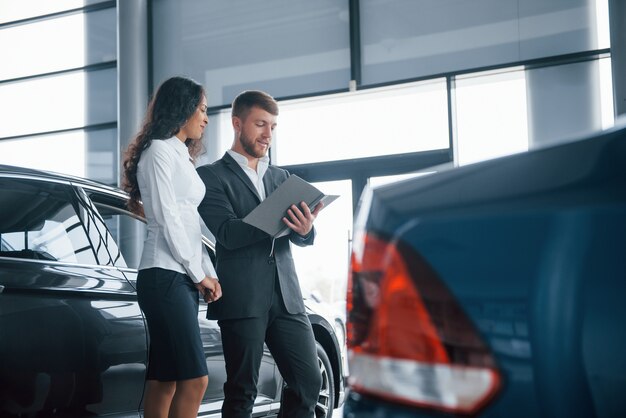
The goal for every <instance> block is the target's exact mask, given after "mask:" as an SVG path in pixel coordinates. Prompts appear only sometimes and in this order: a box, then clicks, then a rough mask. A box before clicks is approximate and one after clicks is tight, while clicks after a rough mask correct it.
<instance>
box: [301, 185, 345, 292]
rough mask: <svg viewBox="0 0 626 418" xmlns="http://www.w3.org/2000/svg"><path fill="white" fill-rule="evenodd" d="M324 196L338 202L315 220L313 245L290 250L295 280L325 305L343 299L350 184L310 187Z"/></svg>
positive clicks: (323, 210) (332, 204)
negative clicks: (333, 196) (328, 195)
mask: <svg viewBox="0 0 626 418" xmlns="http://www.w3.org/2000/svg"><path fill="white" fill-rule="evenodd" d="M313 184H314V185H315V187H317V188H318V189H320V190H321V191H323V192H324V193H326V194H336V195H339V198H338V199H337V200H335V201H334V202H333V203H331V204H330V205H329V206H328V207H327V208H324V209H322V211H321V212H320V213H319V215H318V216H317V219H316V220H315V229H316V231H317V235H316V236H315V244H314V245H312V246H308V247H298V246H295V245H294V246H292V252H293V257H294V261H295V264H296V270H297V272H298V278H299V279H300V283H301V285H302V287H303V289H304V291H305V292H307V291H308V292H316V293H317V294H318V295H319V296H321V298H322V299H323V300H324V301H326V302H329V303H336V302H340V301H342V300H344V299H345V295H346V293H345V292H346V283H347V278H348V262H349V260H350V241H351V239H352V223H353V220H352V182H351V181H350V180H341V181H330V182H322V183H313Z"/></svg>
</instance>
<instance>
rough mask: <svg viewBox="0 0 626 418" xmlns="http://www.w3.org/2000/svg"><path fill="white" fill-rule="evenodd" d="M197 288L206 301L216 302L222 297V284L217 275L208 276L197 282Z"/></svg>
mask: <svg viewBox="0 0 626 418" xmlns="http://www.w3.org/2000/svg"><path fill="white" fill-rule="evenodd" d="M196 288H198V292H200V294H201V295H202V298H203V299H204V301H205V302H206V303H211V302H215V301H216V300H218V299H219V298H221V297H222V286H220V282H219V281H218V280H217V279H216V278H215V277H209V276H206V277H205V278H204V279H202V281H201V282H200V283H196Z"/></svg>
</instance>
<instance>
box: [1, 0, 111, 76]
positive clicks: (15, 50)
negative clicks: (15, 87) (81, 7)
mask: <svg viewBox="0 0 626 418" xmlns="http://www.w3.org/2000/svg"><path fill="white" fill-rule="evenodd" d="M18 45H19V46H18ZM0 56H2V65H1V66H0V79H11V78H17V77H24V76H28V75H34V74H42V73H48V72H53V71H59V70H64V69H67V68H76V67H82V66H84V65H88V64H95V63H100V62H106V61H112V60H115V58H116V16H115V8H110V9H105V10H101V11H97V12H91V13H77V14H71V15H67V16H62V17H58V18H56V19H46V20H41V21H36V22H33V23H29V24H25V25H17V26H12V27H8V28H4V29H1V30H0Z"/></svg>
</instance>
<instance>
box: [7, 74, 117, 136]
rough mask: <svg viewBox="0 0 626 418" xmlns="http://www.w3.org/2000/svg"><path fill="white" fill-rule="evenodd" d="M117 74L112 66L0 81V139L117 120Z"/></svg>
mask: <svg viewBox="0 0 626 418" xmlns="http://www.w3.org/2000/svg"><path fill="white" fill-rule="evenodd" d="M116 77H117V70H116V69H115V68H111V69H106V70H99V71H88V72H83V71H77V72H72V73H67V74H62V75H57V76H49V77H41V78H37V79H31V80H25V81H20V82H12V83H4V84H0V114H1V115H2V120H3V121H5V122H6V123H2V124H0V138H2V137H10V136H17V135H28V134H32V133H37V132H48V131H54V130H60V129H68V128H70V129H71V128H77V127H83V126H87V125H92V124H97V123H107V122H114V121H116V120H117V78H116ZM8 122H10V123H8Z"/></svg>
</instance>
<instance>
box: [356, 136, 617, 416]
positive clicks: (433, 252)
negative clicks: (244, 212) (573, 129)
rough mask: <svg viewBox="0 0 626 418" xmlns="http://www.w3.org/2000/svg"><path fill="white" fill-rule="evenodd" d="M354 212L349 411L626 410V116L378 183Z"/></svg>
mask: <svg viewBox="0 0 626 418" xmlns="http://www.w3.org/2000/svg"><path fill="white" fill-rule="evenodd" d="M355 223H356V225H355V237H354V241H353V254H352V261H351V277H350V279H349V285H348V296H347V309H348V319H347V332H348V350H349V366H350V378H349V389H350V390H349V395H348V398H347V400H346V404H345V405H344V416H346V417H363V418H374V417H418V416H419V417H422V416H428V417H437V416H457V415H464V416H480V417H507V418H511V417H524V418H526V417H622V416H626V397H624V396H621V394H623V392H624V382H626V362H625V361H624V352H625V349H626V325H625V322H624V318H626V303H624V297H625V296H626V262H625V255H626V125H623V126H621V127H616V128H614V129H612V130H609V131H605V132H602V133H599V134H596V135H593V136H590V137H587V138H583V139H577V140H574V141H571V142H568V143H564V144H561V145H557V146H552V147H547V148H544V149H538V150H533V151H530V152H527V153H523V154H517V155H512V156H508V157H503V158H499V159H495V160H491V161H485V162H482V163H478V164H473V165H468V166H464V167H459V168H451V169H447V170H442V171H440V172H439V173H436V174H432V175H429V176H424V177H419V178H415V179H411V180H406V181H402V182H399V183H395V184H391V185H387V186H382V187H379V188H370V189H368V190H367V191H366V192H365V193H364V197H363V198H362V200H361V202H360V206H359V209H358V213H357V216H356V222H355ZM618 393H619V394H620V395H618Z"/></svg>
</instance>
